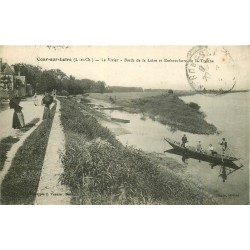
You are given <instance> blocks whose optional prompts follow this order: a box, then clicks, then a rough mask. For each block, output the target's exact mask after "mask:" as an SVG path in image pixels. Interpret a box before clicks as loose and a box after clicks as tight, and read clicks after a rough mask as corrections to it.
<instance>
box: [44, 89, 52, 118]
mask: <svg viewBox="0 0 250 250" xmlns="http://www.w3.org/2000/svg"><path fill="white" fill-rule="evenodd" d="M52 102H53V97H52V96H51V95H50V94H49V93H48V92H46V93H45V96H44V98H43V99H42V104H43V105H45V107H44V111H43V120H45V119H47V118H50V105H51V103H52Z"/></svg>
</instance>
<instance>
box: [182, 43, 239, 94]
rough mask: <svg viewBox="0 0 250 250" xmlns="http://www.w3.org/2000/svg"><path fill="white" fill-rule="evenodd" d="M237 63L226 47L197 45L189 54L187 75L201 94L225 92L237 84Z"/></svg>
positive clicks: (193, 86) (190, 82) (189, 81)
mask: <svg viewBox="0 0 250 250" xmlns="http://www.w3.org/2000/svg"><path fill="white" fill-rule="evenodd" d="M236 68H237V67H236V65H235V62H234V60H233V58H232V56H231V54H230V52H229V51H228V50H227V49H226V48H224V47H220V46H217V47H213V46H211V47H208V46H195V47H193V48H192V49H191V50H190V51H189V52H188V55H187V62H186V76H187V80H188V83H189V84H190V86H191V87H192V88H193V89H194V90H195V91H197V92H199V93H201V94H216V95H219V94H225V93H228V92H230V91H231V90H232V89H233V88H234V87H235V85H236Z"/></svg>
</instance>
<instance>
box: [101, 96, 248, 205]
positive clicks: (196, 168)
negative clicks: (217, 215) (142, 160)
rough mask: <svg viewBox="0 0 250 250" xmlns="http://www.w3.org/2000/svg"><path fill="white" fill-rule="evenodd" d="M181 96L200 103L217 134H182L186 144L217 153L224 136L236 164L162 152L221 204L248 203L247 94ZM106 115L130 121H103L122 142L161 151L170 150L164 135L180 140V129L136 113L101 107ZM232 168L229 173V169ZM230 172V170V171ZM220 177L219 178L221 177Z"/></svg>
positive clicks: (185, 99)
mask: <svg viewBox="0 0 250 250" xmlns="http://www.w3.org/2000/svg"><path fill="white" fill-rule="evenodd" d="M182 99H183V100H184V101H185V102H187V103H189V102H195V103H198V104H199V105H200V106H201V111H203V112H204V113H205V114H206V115H207V116H206V120H207V121H208V122H209V123H212V124H214V125H215V126H216V127H217V129H218V131H220V134H219V135H209V136H208V135H197V134H190V133H185V134H186V135H187V138H188V141H189V145H190V146H196V145H197V142H198V141H201V142H202V146H203V148H204V149H207V148H208V146H209V144H210V143H211V144H213V146H214V148H215V150H216V151H218V152H220V151H221V147H220V145H219V144H218V142H219V141H221V139H222V138H223V137H225V138H226V140H227V142H228V146H229V148H230V150H228V152H227V154H232V153H233V154H234V155H236V156H237V157H240V162H236V164H237V165H238V166H241V164H243V165H244V167H242V168H240V169H238V170H236V171H233V170H234V169H232V168H229V167H224V168H223V167H222V166H219V165H217V166H211V165H210V163H208V162H203V161H198V160H196V159H191V158H189V159H183V157H182V156H181V155H176V154H172V153H168V152H166V153H165V155H166V156H168V157H171V158H174V159H175V160H177V161H178V162H179V163H181V164H183V167H184V171H182V175H183V176H184V178H191V179H192V180H193V181H194V182H196V183H197V184H199V185H201V186H202V187H204V189H205V190H207V191H208V192H210V193H211V194H213V195H214V196H215V197H217V199H218V201H219V203H221V204H248V202H249V94H248V93H233V94H227V95H221V96H205V95H193V96H185V97H182ZM105 113H106V114H107V115H108V116H111V117H115V118H122V119H127V120H130V123H126V124H123V123H119V124H118V123H117V124H112V123H105V124H104V125H106V126H107V127H108V128H110V129H111V130H112V131H114V132H117V131H122V132H121V133H119V132H117V133H116V134H117V139H119V140H120V141H121V142H122V143H123V144H124V145H133V146H134V147H136V148H139V149H142V150H144V151H147V152H157V153H162V154H164V153H163V152H164V151H165V150H169V149H171V146H170V145H169V144H168V143H167V142H166V141H164V137H169V138H171V139H174V140H177V141H180V140H181V137H182V136H183V134H184V132H182V131H176V132H171V131H170V129H169V127H168V126H164V125H162V124H160V123H158V122H156V121H153V120H151V119H150V118H146V120H145V119H144V118H143V117H142V115H139V114H130V113H127V112H123V111H118V110H113V111H110V110H105ZM232 171H233V172H232ZM230 172H232V173H230ZM222 177H223V178H222ZM223 180H224V181H223Z"/></svg>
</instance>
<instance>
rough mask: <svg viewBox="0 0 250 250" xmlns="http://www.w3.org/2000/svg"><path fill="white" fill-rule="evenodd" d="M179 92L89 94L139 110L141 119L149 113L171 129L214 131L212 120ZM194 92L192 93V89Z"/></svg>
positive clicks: (201, 132) (125, 108)
mask: <svg viewBox="0 0 250 250" xmlns="http://www.w3.org/2000/svg"><path fill="white" fill-rule="evenodd" d="M186 94H187V95H188V94H189V93H185V92H181V93H180V94H172V93H164V94H160V92H158V93H157V92H156V93H150V92H146V93H145V94H143V93H142V94H141V93H138V95H135V94H134V95H132V94H131V93H126V94H125V93H122V95H119V93H118V94H117V93H114V94H113V95H110V94H91V95H90V97H92V98H95V99H100V100H104V101H107V102H108V101H109V102H111V103H113V104H116V105H117V106H123V107H124V111H127V112H130V113H139V114H142V115H143V117H142V119H145V117H149V118H151V119H152V120H154V121H158V122H160V123H161V124H164V125H168V126H169V127H170V129H171V130H173V131H176V130H181V131H183V132H189V133H193V134H214V133H216V131H217V129H216V127H215V126H214V125H213V124H210V123H208V122H207V121H206V120H205V117H206V115H205V114H204V113H203V112H201V111H200V106H199V105H198V104H196V103H193V102H191V103H189V104H186V103H185V102H184V101H183V100H181V99H180V98H179V96H183V95H186ZM192 94H193V93H192Z"/></svg>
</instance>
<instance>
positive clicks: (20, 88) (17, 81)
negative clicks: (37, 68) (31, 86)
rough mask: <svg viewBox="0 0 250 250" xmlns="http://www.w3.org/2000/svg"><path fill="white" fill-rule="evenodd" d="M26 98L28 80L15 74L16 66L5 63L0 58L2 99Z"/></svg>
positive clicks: (0, 93)
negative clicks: (11, 97) (10, 97)
mask: <svg viewBox="0 0 250 250" xmlns="http://www.w3.org/2000/svg"><path fill="white" fill-rule="evenodd" d="M10 95H12V96H20V97H21V96H25V95H26V79H25V76H21V75H20V71H19V72H18V74H16V73H15V69H14V66H13V65H12V66H9V65H8V63H3V61H2V58H0V97H9V96H10Z"/></svg>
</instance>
